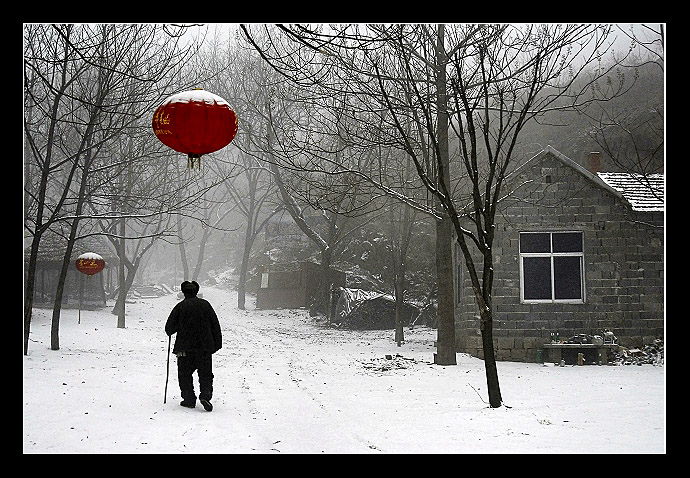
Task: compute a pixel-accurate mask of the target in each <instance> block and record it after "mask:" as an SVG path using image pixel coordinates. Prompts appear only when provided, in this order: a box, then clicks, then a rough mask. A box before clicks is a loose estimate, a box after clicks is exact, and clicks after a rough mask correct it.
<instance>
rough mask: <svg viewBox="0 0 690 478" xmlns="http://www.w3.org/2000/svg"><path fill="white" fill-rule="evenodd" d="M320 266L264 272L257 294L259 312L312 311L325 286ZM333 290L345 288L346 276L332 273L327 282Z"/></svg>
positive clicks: (304, 264)
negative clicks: (261, 310)
mask: <svg viewBox="0 0 690 478" xmlns="http://www.w3.org/2000/svg"><path fill="white" fill-rule="evenodd" d="M322 275H323V273H322V271H321V266H320V265H319V264H316V263H314V262H300V263H299V264H291V265H289V266H287V267H284V268H281V270H265V271H263V272H261V274H260V279H261V283H260V286H259V289H258V290H257V293H256V308H257V309H297V308H300V307H310V306H311V304H312V303H313V302H314V300H315V299H316V296H317V291H318V290H319V287H320V286H321V284H322V282H323V277H322ZM327 280H328V281H329V283H330V284H332V286H333V287H344V286H345V273H344V272H342V271H339V270H336V269H333V268H331V269H330V276H329V277H328V279H327Z"/></svg>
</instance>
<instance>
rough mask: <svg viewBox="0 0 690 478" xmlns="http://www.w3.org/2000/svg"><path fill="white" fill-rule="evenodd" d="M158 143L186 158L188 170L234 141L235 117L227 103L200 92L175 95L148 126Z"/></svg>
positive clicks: (215, 96) (210, 94)
mask: <svg viewBox="0 0 690 478" xmlns="http://www.w3.org/2000/svg"><path fill="white" fill-rule="evenodd" d="M151 126H152V127H153V131H154V133H155V134H156V136H157V137H158V139H159V140H160V141H161V142H162V143H163V144H165V145H166V146H168V147H169V148H171V149H174V150H175V151H178V152H180V153H185V154H186V155H187V164H188V166H192V167H193V166H194V160H195V159H196V160H198V163H199V167H201V155H203V154H208V153H213V152H215V151H218V150H219V149H221V148H224V147H225V146H227V145H228V144H230V142H231V141H232V140H233V139H234V138H235V135H236V134H237V129H238V120H237V114H235V111H234V110H233V109H232V108H231V107H230V105H229V104H228V102H227V101H225V100H224V99H223V98H221V97H220V96H218V95H214V94H213V93H210V92H208V91H205V90H202V89H194V90H189V91H183V92H181V93H177V94H174V95H172V96H170V97H169V98H168V99H166V100H165V101H164V102H163V104H161V105H160V106H159V107H158V108H157V109H156V111H155V113H154V114H153V120H152V122H151Z"/></svg>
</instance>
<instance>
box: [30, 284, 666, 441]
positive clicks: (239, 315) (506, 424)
mask: <svg viewBox="0 0 690 478" xmlns="http://www.w3.org/2000/svg"><path fill="white" fill-rule="evenodd" d="M202 292H203V293H204V297H205V298H206V299H208V300H209V301H210V302H211V303H212V304H213V306H214V308H215V309H216V311H217V312H218V315H219V317H220V320H221V326H222V329H223V348H222V349H221V350H220V351H219V352H218V353H217V354H215V355H214V373H215V377H216V378H215V383H214V398H213V404H214V410H213V412H211V413H208V412H205V411H204V410H203V408H202V407H201V406H200V405H198V406H197V408H196V409H192V410H190V409H185V408H182V407H180V406H179V401H180V397H179V388H178V386H177V376H176V364H175V358H174V357H171V360H170V381H169V385H168V394H167V404H165V405H164V404H163V391H164V385H165V360H166V352H167V337H166V335H165V333H164V332H163V324H164V322H165V319H166V318H167V315H168V313H169V311H170V309H171V308H172V307H173V306H174V304H175V303H176V302H177V300H176V298H175V297H173V296H167V297H161V298H157V299H147V300H143V301H140V302H139V303H137V304H131V305H128V317H127V328H126V329H117V328H116V327H115V325H116V317H115V316H113V315H111V314H110V312H109V309H106V310H102V311H82V319H81V320H82V323H81V324H77V311H73V310H67V311H63V314H62V319H61V324H60V341H61V350H59V351H51V350H49V345H50V311H48V310H36V311H35V316H34V321H33V322H32V335H31V343H30V346H29V349H30V354H29V356H27V357H24V402H23V403H24V413H23V423H24V452H25V453H32V452H39V453H40V452H43V453H46V452H47V453H51V452H67V453H98V452H110V453H113V452H116V453H178V452H196V453H381V452H384V453H436V452H440V453H464V452H475V453H477V452H478V453H481V452H492V453H493V452H496V453H501V452H507V453H523V452H524V453H534V452H537V453H538V452H547V453H548V452H553V453H560V452H566V453H567V452H577V453H597V452H603V453H616V452H623V453H632V452H634V453H659V452H664V451H665V410H664V378H665V377H664V369H663V367H653V366H651V365H645V366H640V367H638V366H627V367H623V366H621V367H605V366H604V367H597V366H585V367H570V366H569V367H564V368H561V367H545V366H542V365H540V364H520V363H508V362H500V363H499V365H498V366H499V379H500V380H501V389H502V392H503V397H504V400H505V402H506V403H507V404H508V405H509V406H510V407H511V408H507V407H502V408H499V409H490V408H488V407H487V405H486V404H485V403H484V402H483V401H482V398H480V396H479V395H478V393H479V394H481V395H482V396H483V397H484V398H483V400H486V398H485V392H484V390H485V378H484V369H483V362H482V361H480V360H478V359H475V358H472V357H469V356H467V355H464V354H458V365H457V366H454V367H441V366H436V365H433V364H432V363H431V361H432V360H433V352H434V348H433V341H434V338H435V334H436V332H435V331H434V330H431V329H427V328H417V329H414V330H407V329H405V334H406V339H407V340H406V343H405V344H404V345H403V346H402V347H396V346H395V344H394V343H393V341H392V334H393V333H392V331H360V332H357V331H346V330H335V329H325V328H322V327H318V326H316V325H314V323H313V321H312V320H311V319H310V318H309V317H308V316H307V314H306V312H305V311H302V310H300V311H288V310H286V311H256V310H251V309H253V307H252V306H250V310H247V311H240V310H237V308H236V300H235V294H234V293H232V292H227V291H222V290H219V289H213V288H202ZM386 354H391V355H395V354H401V355H402V357H398V358H396V359H394V360H386V359H385V358H384V356H385V355H386ZM195 386H198V383H197V382H196V375H195ZM475 389H476V391H475Z"/></svg>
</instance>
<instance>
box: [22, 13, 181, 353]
mask: <svg viewBox="0 0 690 478" xmlns="http://www.w3.org/2000/svg"><path fill="white" fill-rule="evenodd" d="M160 31H161V29H160V27H157V26H152V25H107V26H104V25H100V26H99V25H92V26H86V25H84V26H75V25H26V26H25V29H24V37H25V44H24V45H25V49H24V65H25V69H24V71H25V74H24V80H25V81H24V84H25V88H24V92H25V113H26V114H25V121H24V131H25V142H26V144H27V145H28V146H29V147H28V149H27V151H25V161H26V165H25V169H26V170H27V171H28V174H27V175H26V183H25V212H26V216H25V230H26V232H27V233H28V235H29V237H31V249H30V252H29V263H28V267H27V282H26V288H25V294H26V295H25V310H24V344H25V346H24V353H25V354H26V353H27V352H28V338H29V332H30V324H31V311H32V305H33V291H34V281H35V268H36V258H37V254H38V250H39V245H40V241H41V237H42V235H43V234H44V233H45V232H46V231H47V230H48V228H50V227H57V225H58V224H59V223H62V224H65V225H66V226H67V229H69V233H68V234H67V251H66V253H65V260H64V261H63V268H62V271H61V280H60V282H62V283H63V286H62V287H64V276H65V274H66V271H67V267H68V264H67V263H68V262H69V254H71V250H72V247H73V244H74V241H75V240H76V239H77V231H78V228H79V222H80V221H81V218H82V214H83V213H84V211H83V209H84V205H85V201H86V198H87V197H88V196H89V195H90V194H91V193H92V191H91V188H90V180H89V176H90V175H91V174H92V173H93V171H94V168H96V169H97V168H99V167H100V166H99V159H98V153H99V151H100V150H101V149H102V148H103V147H104V146H105V145H106V144H107V143H108V142H110V141H112V140H113V139H114V138H117V137H118V136H119V135H121V134H122V133H123V132H124V131H125V130H126V129H127V128H128V127H129V126H130V125H132V124H133V123H134V122H136V121H137V119H138V118H139V117H140V116H141V115H142V114H143V113H144V112H145V111H148V110H149V109H150V107H151V106H152V105H153V104H155V102H156V100H157V99H158V98H159V96H158V95H160V91H159V90H157V89H156V88H157V87H159V86H162V85H161V80H162V79H165V78H169V73H170V72H171V71H174V70H175V69H177V68H179V66H180V64H181V62H183V61H184V59H185V58H186V56H187V55H188V53H187V52H188V51H190V50H184V49H181V48H178V46H177V41H178V40H179V38H178V37H175V38H172V37H167V36H166V37H163V38H162V39H161V37H160V36H159V33H160ZM166 38H167V40H166ZM46 107H47V109H46ZM75 181H78V183H76V182H75ZM61 294H62V292H61V290H60V286H58V293H57V297H56V305H55V307H54V311H53V326H52V329H53V333H52V339H51V348H53V349H57V348H59V344H58V341H57V332H58V324H59V310H60V302H61Z"/></svg>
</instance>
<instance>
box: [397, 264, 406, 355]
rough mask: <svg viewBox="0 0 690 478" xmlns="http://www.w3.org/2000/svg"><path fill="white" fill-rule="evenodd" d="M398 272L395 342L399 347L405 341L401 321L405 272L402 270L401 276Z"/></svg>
mask: <svg viewBox="0 0 690 478" xmlns="http://www.w3.org/2000/svg"><path fill="white" fill-rule="evenodd" d="M399 274H400V273H399ZM399 274H398V275H396V277H395V343H396V344H397V345H398V347H400V346H401V344H402V343H403V342H404V341H405V335H404V332H403V323H402V314H403V291H404V290H405V285H404V284H403V281H404V274H405V272H404V271H402V278H401V277H400V276H399Z"/></svg>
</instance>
